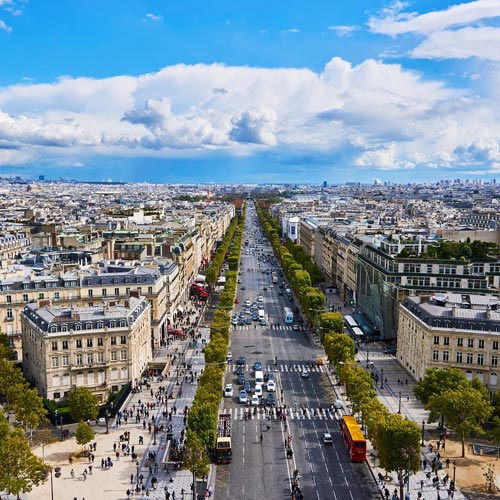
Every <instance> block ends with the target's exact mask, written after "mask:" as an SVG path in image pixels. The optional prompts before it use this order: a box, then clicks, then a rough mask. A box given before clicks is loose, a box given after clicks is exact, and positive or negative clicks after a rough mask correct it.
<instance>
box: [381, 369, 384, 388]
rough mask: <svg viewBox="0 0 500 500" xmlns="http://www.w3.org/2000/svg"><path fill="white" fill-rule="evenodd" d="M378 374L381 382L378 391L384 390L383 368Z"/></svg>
mask: <svg viewBox="0 0 500 500" xmlns="http://www.w3.org/2000/svg"><path fill="white" fill-rule="evenodd" d="M380 374H381V376H382V382H381V383H380V389H383V388H384V369H383V368H381V369H380Z"/></svg>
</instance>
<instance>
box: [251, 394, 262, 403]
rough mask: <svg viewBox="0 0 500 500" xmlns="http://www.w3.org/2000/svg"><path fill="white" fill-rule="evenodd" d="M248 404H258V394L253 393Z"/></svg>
mask: <svg viewBox="0 0 500 500" xmlns="http://www.w3.org/2000/svg"><path fill="white" fill-rule="evenodd" d="M250 404H251V405H252V406H259V405H260V399H259V396H256V395H255V394H254V395H253V396H252V399H251V400H250Z"/></svg>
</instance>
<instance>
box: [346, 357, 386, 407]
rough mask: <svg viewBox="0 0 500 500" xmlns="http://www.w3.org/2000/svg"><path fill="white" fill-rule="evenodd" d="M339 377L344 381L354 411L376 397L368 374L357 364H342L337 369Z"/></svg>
mask: <svg viewBox="0 0 500 500" xmlns="http://www.w3.org/2000/svg"><path fill="white" fill-rule="evenodd" d="M338 372H339V376H340V379H341V380H342V381H344V382H345V388H346V394H347V396H348V397H349V399H350V400H351V401H352V411H353V413H356V412H358V411H359V410H360V408H361V407H362V406H363V404H364V403H366V402H367V401H368V400H370V399H371V398H375V397H377V393H376V392H375V387H374V385H373V380H372V378H371V377H370V374H369V373H368V372H366V371H365V370H363V369H362V368H361V367H359V366H352V365H343V366H340V367H339V369H338Z"/></svg>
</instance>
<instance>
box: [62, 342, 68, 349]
mask: <svg viewBox="0 0 500 500" xmlns="http://www.w3.org/2000/svg"><path fill="white" fill-rule="evenodd" d="M62 348H63V349H67V348H68V341H67V340H63V341H62Z"/></svg>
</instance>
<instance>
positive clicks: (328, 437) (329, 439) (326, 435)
mask: <svg viewBox="0 0 500 500" xmlns="http://www.w3.org/2000/svg"><path fill="white" fill-rule="evenodd" d="M321 438H322V439H323V444H333V441H332V435H331V434H330V433H329V432H323V434H322V435H321Z"/></svg>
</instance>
